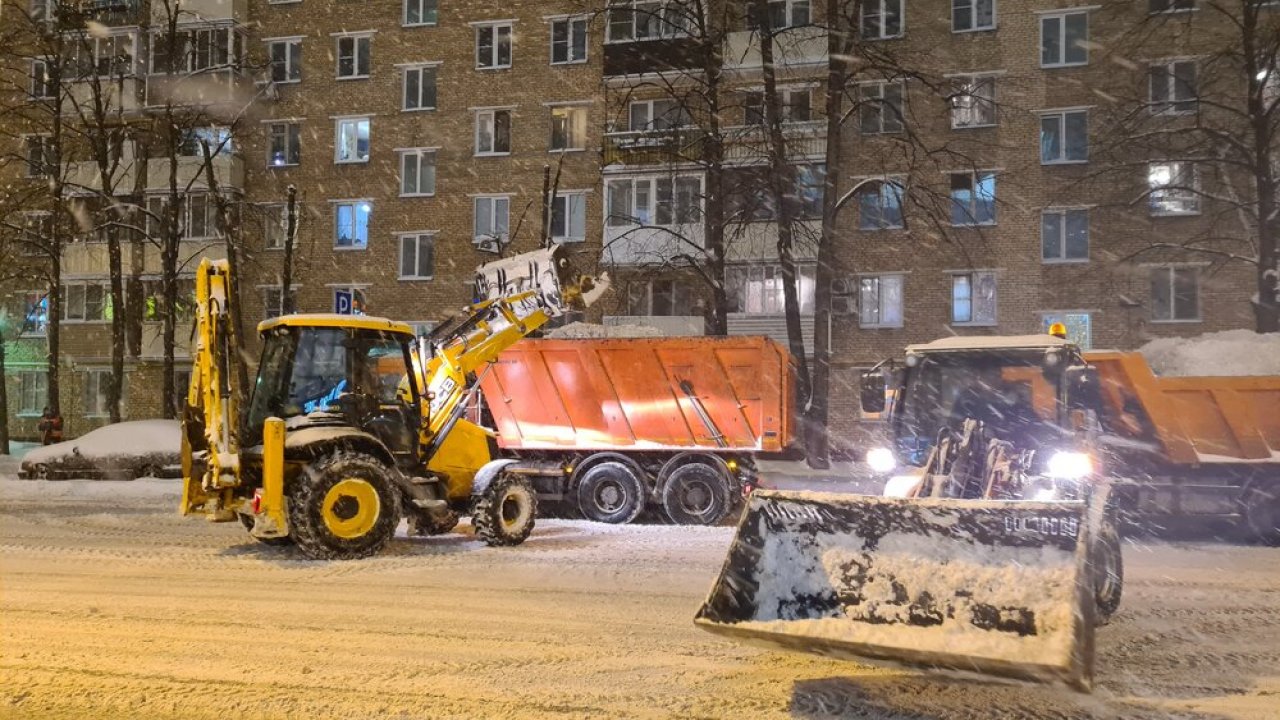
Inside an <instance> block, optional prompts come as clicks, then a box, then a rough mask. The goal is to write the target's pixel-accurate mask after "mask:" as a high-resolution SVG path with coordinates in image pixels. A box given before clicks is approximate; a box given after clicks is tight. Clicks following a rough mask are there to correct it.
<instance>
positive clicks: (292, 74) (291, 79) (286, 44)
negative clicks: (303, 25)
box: [268, 39, 302, 83]
mask: <svg viewBox="0 0 1280 720" xmlns="http://www.w3.org/2000/svg"><path fill="white" fill-rule="evenodd" d="M268 52H269V53H270V55H271V82H273V83H296V82H300V81H301V80H302V40H298V39H290V40H273V41H272V42H271V44H270V45H269V46H268Z"/></svg>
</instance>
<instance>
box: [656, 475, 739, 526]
mask: <svg viewBox="0 0 1280 720" xmlns="http://www.w3.org/2000/svg"><path fill="white" fill-rule="evenodd" d="M732 504H733V503H732V499H731V498H730V496H729V484H728V483H726V482H725V479H724V475H723V474H722V473H721V472H720V471H719V470H718V469H716V468H714V467H711V466H710V465H707V464H705V463H700V462H694V463H689V464H688V465H681V466H680V467H678V468H676V469H675V471H673V472H672V473H671V477H669V478H667V483H666V485H664V486H663V487H662V509H663V510H665V511H666V512H667V517H669V518H671V521H672V522H674V523H677V524H680V525H715V524H716V523H718V522H720V521H721V520H723V519H724V516H725V515H728V514H729V508H730V507H731V506H732Z"/></svg>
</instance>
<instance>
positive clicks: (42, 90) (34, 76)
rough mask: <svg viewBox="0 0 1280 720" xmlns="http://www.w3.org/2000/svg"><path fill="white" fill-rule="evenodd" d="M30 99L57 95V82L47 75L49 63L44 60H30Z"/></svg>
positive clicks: (42, 98) (44, 98) (48, 97)
mask: <svg viewBox="0 0 1280 720" xmlns="http://www.w3.org/2000/svg"><path fill="white" fill-rule="evenodd" d="M30 94H31V99H32V100H49V99H52V98H56V97H57V96H58V86H57V83H55V82H53V79H52V78H51V77H49V63H48V62H46V61H45V60H32V61H31V93H30Z"/></svg>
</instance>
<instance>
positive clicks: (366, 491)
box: [288, 453, 400, 560]
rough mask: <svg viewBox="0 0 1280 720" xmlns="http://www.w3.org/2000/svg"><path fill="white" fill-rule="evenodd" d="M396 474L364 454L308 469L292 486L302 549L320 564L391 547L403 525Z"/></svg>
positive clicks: (293, 518) (293, 522)
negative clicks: (400, 526)
mask: <svg viewBox="0 0 1280 720" xmlns="http://www.w3.org/2000/svg"><path fill="white" fill-rule="evenodd" d="M392 472H395V471H394V470H392V469H390V468H388V467H386V466H385V465H383V464H382V463H380V462H378V460H377V459H376V458H373V457H370V456H369V455H364V454H360V453H338V454H336V455H330V456H329V457H327V458H323V459H321V460H319V461H317V462H315V463H314V464H312V465H310V466H309V467H307V468H306V470H305V471H304V472H303V473H302V474H300V475H299V476H298V478H297V479H296V480H295V481H294V482H293V483H291V485H290V487H289V488H288V494H289V502H288V508H289V524H290V531H291V534H292V536H293V538H294V541H295V542H296V543H297V545H298V548H299V549H300V550H302V552H303V553H304V554H306V555H307V557H310V558H313V559H316V560H351V559H355V558H362V557H368V556H370V555H373V554H375V553H377V552H378V551H379V550H381V549H382V548H383V547H385V546H386V544H387V543H388V542H389V541H390V540H391V537H392V536H393V535H395V532H396V525H398V524H399V523H400V492H399V490H397V489H396V487H395V485H394V484H393V483H392V481H391V479H390V478H389V477H388V474H389V473H392Z"/></svg>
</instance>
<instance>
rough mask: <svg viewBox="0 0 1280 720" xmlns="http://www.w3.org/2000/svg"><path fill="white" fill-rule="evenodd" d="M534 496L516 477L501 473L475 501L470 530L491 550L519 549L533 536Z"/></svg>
mask: <svg viewBox="0 0 1280 720" xmlns="http://www.w3.org/2000/svg"><path fill="white" fill-rule="evenodd" d="M537 514H538V494H537V493H535V492H534V491H533V486H532V485H530V484H529V481H528V480H526V479H524V478H522V477H520V476H519V475H511V474H508V473H503V474H501V475H499V476H498V478H497V479H496V480H494V481H493V484H492V485H490V486H489V487H488V488H487V489H485V491H484V493H483V494H482V495H481V496H480V497H479V499H477V500H476V505H475V508H474V509H473V511H472V514H471V526H472V527H473V528H475V531H476V535H477V536H479V537H480V539H481V540H484V541H485V543H486V544H488V545H490V546H492V547H509V546H512V545H519V544H520V543H522V542H524V541H525V539H526V538H528V537H529V533H531V532H533V523H534V518H535V517H537Z"/></svg>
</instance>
